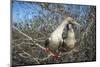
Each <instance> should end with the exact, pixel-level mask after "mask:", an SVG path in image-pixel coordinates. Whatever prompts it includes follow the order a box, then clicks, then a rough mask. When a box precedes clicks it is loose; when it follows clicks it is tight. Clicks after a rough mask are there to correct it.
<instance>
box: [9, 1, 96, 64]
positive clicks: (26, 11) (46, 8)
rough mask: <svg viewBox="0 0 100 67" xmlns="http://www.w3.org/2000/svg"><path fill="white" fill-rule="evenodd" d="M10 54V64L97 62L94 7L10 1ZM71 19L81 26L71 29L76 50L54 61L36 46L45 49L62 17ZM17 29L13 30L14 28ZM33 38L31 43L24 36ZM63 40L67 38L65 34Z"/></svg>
mask: <svg viewBox="0 0 100 67" xmlns="http://www.w3.org/2000/svg"><path fill="white" fill-rule="evenodd" d="M11 7H12V23H11V34H12V35H11V55H12V59H11V60H12V65H13V66H17V65H34V64H48V63H49V64H51V63H64V62H66V63H67V62H87V61H88V62H89V61H95V60H96V7H95V6H90V5H74V4H61V3H59V4H58V3H40V2H19V1H12V5H11ZM69 16H70V17H72V18H74V19H75V20H76V21H77V22H78V23H79V24H80V25H81V27H77V26H74V30H75V35H76V39H77V43H76V46H75V48H74V50H75V51H69V52H67V53H66V54H65V55H63V56H61V58H60V60H58V61H55V60H53V58H52V57H50V58H48V59H44V58H46V57H47V56H48V54H47V53H46V52H44V51H43V50H42V49H41V48H39V47H38V46H36V45H35V44H37V43H38V44H39V45H41V46H44V43H45V40H46V39H47V38H48V37H49V36H50V34H51V33H52V32H53V31H54V30H55V29H56V28H57V26H58V25H60V24H61V23H62V21H63V20H64V17H69ZM13 26H14V27H16V28H13ZM23 34H25V35H27V36H29V37H31V38H32V40H33V41H34V42H33V41H32V40H30V39H29V38H28V37H27V36H25V35H23ZM63 37H65V38H66V32H65V31H64V33H63Z"/></svg>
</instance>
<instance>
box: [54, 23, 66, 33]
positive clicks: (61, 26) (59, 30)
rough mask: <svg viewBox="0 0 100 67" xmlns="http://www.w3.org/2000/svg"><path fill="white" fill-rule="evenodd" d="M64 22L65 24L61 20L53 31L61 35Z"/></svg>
mask: <svg viewBox="0 0 100 67" xmlns="http://www.w3.org/2000/svg"><path fill="white" fill-rule="evenodd" d="M66 24H67V23H66V22H62V24H60V25H59V26H58V27H57V29H56V30H55V31H54V32H53V33H57V34H60V35H61V34H62V33H63V30H64V28H65V26H66Z"/></svg>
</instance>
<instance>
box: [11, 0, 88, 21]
mask: <svg viewBox="0 0 100 67" xmlns="http://www.w3.org/2000/svg"><path fill="white" fill-rule="evenodd" d="M11 7H12V20H13V22H19V21H25V20H29V19H33V18H34V17H35V16H39V15H40V13H39V12H40V11H42V10H43V9H42V8H41V7H40V6H39V5H37V4H36V3H31V2H24V3H23V2H21V1H13V3H12V6H11ZM65 8H66V11H69V12H70V13H72V14H75V13H79V14H80V16H85V15H86V14H87V13H88V12H89V6H85V5H67V4H66V5H65ZM68 9H69V10H68ZM44 12H45V13H46V11H45V10H44Z"/></svg>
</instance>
